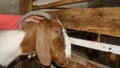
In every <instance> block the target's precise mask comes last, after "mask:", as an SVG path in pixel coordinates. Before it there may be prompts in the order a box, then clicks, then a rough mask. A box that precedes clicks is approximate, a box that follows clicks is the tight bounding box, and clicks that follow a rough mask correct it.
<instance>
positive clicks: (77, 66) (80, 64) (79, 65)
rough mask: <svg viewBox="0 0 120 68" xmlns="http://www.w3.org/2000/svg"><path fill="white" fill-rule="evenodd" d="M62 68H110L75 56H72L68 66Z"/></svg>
mask: <svg viewBox="0 0 120 68" xmlns="http://www.w3.org/2000/svg"><path fill="white" fill-rule="evenodd" d="M64 68H111V67H109V66H106V65H102V64H100V63H96V62H94V61H91V60H88V59H86V58H84V57H82V56H79V55H77V54H74V53H73V54H72V57H71V60H70V62H69V64H68V65H67V66H66V67H64Z"/></svg>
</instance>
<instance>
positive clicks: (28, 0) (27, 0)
mask: <svg viewBox="0 0 120 68" xmlns="http://www.w3.org/2000/svg"><path fill="white" fill-rule="evenodd" d="M31 10H32V0H20V14H25V13H26V12H28V11H31Z"/></svg>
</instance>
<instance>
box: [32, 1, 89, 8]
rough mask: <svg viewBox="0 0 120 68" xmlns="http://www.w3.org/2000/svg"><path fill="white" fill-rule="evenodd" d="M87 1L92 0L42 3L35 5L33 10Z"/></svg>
mask: <svg viewBox="0 0 120 68" xmlns="http://www.w3.org/2000/svg"><path fill="white" fill-rule="evenodd" d="M86 1H91V0H61V1H58V2H55V3H51V4H47V5H42V6H33V10H38V9H45V8H51V7H52V8H53V7H57V6H61V5H67V4H73V3H78V2H86Z"/></svg>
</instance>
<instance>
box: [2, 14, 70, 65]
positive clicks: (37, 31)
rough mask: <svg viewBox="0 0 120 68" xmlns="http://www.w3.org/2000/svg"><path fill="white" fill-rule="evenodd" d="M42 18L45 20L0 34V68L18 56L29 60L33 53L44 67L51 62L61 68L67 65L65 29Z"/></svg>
mask: <svg viewBox="0 0 120 68" xmlns="http://www.w3.org/2000/svg"><path fill="white" fill-rule="evenodd" d="M45 14H47V13H45ZM47 15H49V14H47ZM49 16H50V15H49ZM42 17H45V19H42V20H40V22H39V23H37V24H35V23H33V22H31V23H28V24H26V25H25V27H24V28H23V29H22V30H19V29H18V30H0V65H3V66H6V67H7V66H8V65H9V64H10V63H11V62H12V61H13V60H15V58H17V57H18V56H20V55H28V56H29V57H31V56H32V54H33V53H35V54H37V56H38V58H39V61H40V63H41V64H43V65H44V66H49V65H50V64H51V61H54V62H55V63H56V64H58V65H59V66H62V67H64V66H65V65H67V63H68V61H67V60H68V59H69V58H70V56H71V44H70V42H69V40H68V36H67V34H66V32H65V29H64V28H63V26H62V24H61V22H60V21H59V20H58V19H57V18H53V17H52V18H51V19H50V20H48V19H47V18H46V16H44V15H42Z"/></svg>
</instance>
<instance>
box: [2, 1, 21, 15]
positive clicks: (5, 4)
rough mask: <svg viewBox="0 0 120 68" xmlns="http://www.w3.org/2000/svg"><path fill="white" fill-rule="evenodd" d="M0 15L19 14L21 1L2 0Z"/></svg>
mask: <svg viewBox="0 0 120 68" xmlns="http://www.w3.org/2000/svg"><path fill="white" fill-rule="evenodd" d="M0 13H5V14H19V0H0Z"/></svg>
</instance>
